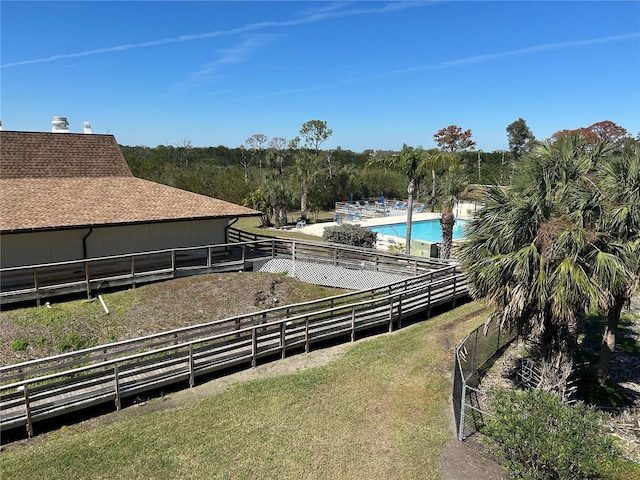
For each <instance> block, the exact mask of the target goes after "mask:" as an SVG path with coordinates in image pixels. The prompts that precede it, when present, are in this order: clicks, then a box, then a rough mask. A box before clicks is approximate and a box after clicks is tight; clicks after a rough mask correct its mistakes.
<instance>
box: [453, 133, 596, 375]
mask: <svg viewBox="0 0 640 480" xmlns="http://www.w3.org/2000/svg"><path fill="white" fill-rule="evenodd" d="M582 142H583V140H582V139H581V138H580V137H578V136H572V137H568V138H565V139H562V140H561V141H559V142H557V143H556V144H551V143H547V144H544V145H541V146H539V147H537V148H536V149H534V151H533V152H532V153H531V155H529V156H528V157H527V158H526V159H525V160H524V162H523V165H522V170H521V172H520V175H519V176H518V177H517V178H516V179H514V186H513V188H512V189H511V190H509V191H504V190H501V189H500V188H497V187H495V188H493V189H490V190H489V191H488V193H487V196H486V198H485V199H484V205H483V208H481V210H480V212H479V216H478V217H477V218H476V219H475V220H473V221H472V222H471V223H470V225H469V226H468V227H467V241H466V242H465V244H464V245H463V246H462V247H461V252H460V255H461V260H462V262H463V265H464V266H465V267H466V270H467V272H468V275H469V280H470V282H471V285H472V294H473V295H474V296H476V297H484V298H486V299H487V300H488V301H489V302H490V303H492V304H493V306H494V315H493V317H497V318H499V319H500V320H501V321H502V322H503V323H511V324H513V323H519V324H521V326H522V329H523V333H524V334H525V335H527V336H529V337H530V338H534V339H536V340H537V341H538V342H539V354H540V356H541V358H542V360H543V361H544V362H545V363H546V364H548V365H551V366H553V367H555V369H556V371H557V372H558V376H559V377H560V380H563V379H566V377H567V376H568V375H569V373H570V372H571V365H572V358H573V350H574V348H575V344H576V340H577V323H578V319H579V316H580V315H581V313H582V312H584V311H585V310H586V309H587V308H589V307H590V306H592V305H597V304H598V303H599V302H601V301H602V298H603V297H602V292H601V288H600V287H601V286H600V284H599V282H598V280H597V279H596V278H595V277H594V276H593V275H592V266H591V264H590V263H589V260H590V258H591V254H592V253H593V250H594V241H595V240H597V239H598V232H597V231H596V230H595V229H594V227H593V221H591V220H590V219H591V217H592V215H591V214H592V211H591V210H589V209H583V210H575V209H574V206H575V205H576V200H575V199H576V198H580V196H579V195H578V194H577V193H579V192H580V191H581V190H580V188H581V187H582V183H581V182H582V180H583V179H584V178H587V174H589V173H590V172H591V170H592V166H593V158H595V157H590V156H588V155H585V154H581V153H580V152H581V149H580V146H581V145H582ZM552 381H553V383H554V384H556V383H557V381H556V379H554V380H552Z"/></svg>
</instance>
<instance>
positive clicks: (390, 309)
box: [389, 297, 393, 333]
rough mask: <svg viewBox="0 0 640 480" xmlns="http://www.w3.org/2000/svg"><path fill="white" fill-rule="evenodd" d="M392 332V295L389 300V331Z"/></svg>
mask: <svg viewBox="0 0 640 480" xmlns="http://www.w3.org/2000/svg"><path fill="white" fill-rule="evenodd" d="M391 332H393V297H391V301H390V302H389V333H391Z"/></svg>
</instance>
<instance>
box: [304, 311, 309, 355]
mask: <svg viewBox="0 0 640 480" xmlns="http://www.w3.org/2000/svg"><path fill="white" fill-rule="evenodd" d="M304 352H305V353H309V317H306V318H305V325H304Z"/></svg>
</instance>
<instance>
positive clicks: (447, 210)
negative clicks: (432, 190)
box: [436, 162, 467, 259]
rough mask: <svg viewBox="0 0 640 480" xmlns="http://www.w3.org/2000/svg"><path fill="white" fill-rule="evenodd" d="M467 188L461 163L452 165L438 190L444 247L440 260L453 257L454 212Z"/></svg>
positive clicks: (442, 247)
mask: <svg viewBox="0 0 640 480" xmlns="http://www.w3.org/2000/svg"><path fill="white" fill-rule="evenodd" d="M466 186H467V178H466V175H465V173H464V169H463V168H462V165H461V164H460V162H457V163H450V164H449V166H448V168H447V171H446V172H445V174H444V175H443V176H442V178H441V180H440V183H439V184H438V188H437V189H436V192H437V193H436V199H437V203H439V204H440V211H441V216H440V226H441V228H442V245H441V247H440V258H442V259H448V258H449V257H450V256H451V245H452V243H453V227H454V225H455V222H456V218H455V215H454V213H453V210H454V208H455V206H456V204H457V203H458V195H460V194H461V193H462V192H463V191H464V189H465V187H466Z"/></svg>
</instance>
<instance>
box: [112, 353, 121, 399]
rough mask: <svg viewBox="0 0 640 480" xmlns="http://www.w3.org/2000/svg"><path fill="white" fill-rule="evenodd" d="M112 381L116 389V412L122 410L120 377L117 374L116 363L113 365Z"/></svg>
mask: <svg viewBox="0 0 640 480" xmlns="http://www.w3.org/2000/svg"><path fill="white" fill-rule="evenodd" d="M113 381H114V383H115V389H116V410H120V408H122V403H121V402H120V375H119V373H118V364H117V363H114V364H113Z"/></svg>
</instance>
